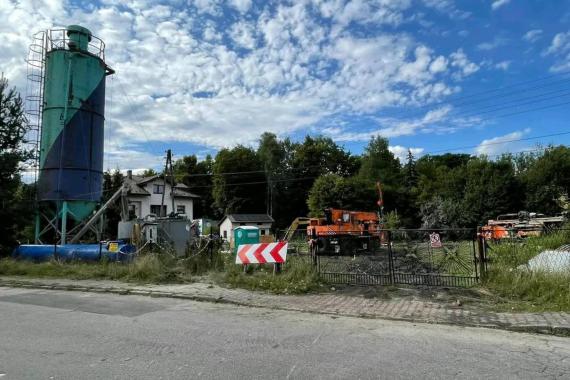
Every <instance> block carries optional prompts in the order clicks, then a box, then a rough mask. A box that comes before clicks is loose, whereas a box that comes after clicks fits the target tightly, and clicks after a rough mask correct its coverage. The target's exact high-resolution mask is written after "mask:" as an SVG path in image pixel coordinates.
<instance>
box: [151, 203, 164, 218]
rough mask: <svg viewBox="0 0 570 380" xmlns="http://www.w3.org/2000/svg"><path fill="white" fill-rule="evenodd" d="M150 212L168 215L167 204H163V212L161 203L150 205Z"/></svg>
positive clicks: (157, 214)
mask: <svg viewBox="0 0 570 380" xmlns="http://www.w3.org/2000/svg"><path fill="white" fill-rule="evenodd" d="M150 213H151V214H154V215H156V216H166V205H164V206H162V212H160V205H150Z"/></svg>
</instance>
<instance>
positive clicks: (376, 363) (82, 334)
mask: <svg viewBox="0 0 570 380" xmlns="http://www.w3.org/2000/svg"><path fill="white" fill-rule="evenodd" d="M0 318H1V319H2V323H1V324H0V337H1V338H2V339H1V341H2V344H0V377H1V378H2V380H4V379H6V380H11V379H126V378H130V379H153V380H154V379H194V378H205V379H221V378H223V379H381V378H387V379H399V378H401V379H417V378H420V379H423V378H437V379H452V378H458V377H461V378H465V379H505V378H511V379H542V378H546V379H556V378H568V377H567V376H568V368H570V339H568V338H561V337H555V336H547V335H535V334H526V333H513V332H508V331H497V330H490V329H485V328H469V327H458V326H443V325H430V324H423V323H418V324H415V323H408V322H400V321H388V320H379V319H363V318H354V317H343V316H335V315H323V314H308V313H299V312H292V311H283V310H269V309H262V308H254V307H239V306H235V305H228V304H214V303H207V302H195V301H189V300H184V299H172V298H152V297H147V296H136V295H132V296H128V297H127V296H122V295H118V294H108V293H90V292H69V291H60V290H43V289H23V288H0Z"/></svg>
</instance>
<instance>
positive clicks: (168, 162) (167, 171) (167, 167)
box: [159, 149, 174, 216]
mask: <svg viewBox="0 0 570 380" xmlns="http://www.w3.org/2000/svg"><path fill="white" fill-rule="evenodd" d="M168 174H170V175H172V151H171V150H170V149H168V150H167V151H166V163H165V164H164V173H163V177H162V178H163V182H162V183H163V185H162V186H163V188H162V200H161V202H160V215H159V216H166V213H164V215H162V210H164V194H165V192H166V176H167V175H168ZM171 182H172V183H171V186H170V198H171V200H172V212H174V197H173V195H174V194H173V192H174V189H173V187H174V182H173V178H172V176H171Z"/></svg>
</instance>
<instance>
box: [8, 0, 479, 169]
mask: <svg viewBox="0 0 570 380" xmlns="http://www.w3.org/2000/svg"><path fill="white" fill-rule="evenodd" d="M430 4H431V6H433V7H440V8H438V9H444V7H445V6H446V4H447V6H451V5H450V4H451V3H447V2H441V3H437V2H434V1H432V2H431V3H430ZM438 4H439V5H438ZM312 7H313V8H312ZM314 7H318V10H319V12H321V14H322V15H323V16H325V17H327V18H328V20H330V23H322V22H319V20H318V19H315V17H314V11H315V9H316V8H314ZM234 8H235V9H238V10H239V12H237V11H235V10H234ZM254 8H255V9H254ZM412 8H413V7H412V2H411V0H406V1H396V0H377V1H354V2H351V3H350V4H345V3H344V2H341V1H336V0H331V1H320V2H317V3H315V5H312V4H308V3H304V2H293V3H283V4H278V5H276V6H275V7H274V8H272V9H269V7H265V8H263V9H257V5H256V6H253V5H252V4H251V2H249V1H242V2H233V3H232V5H231V6H230V5H228V4H226V3H224V2H222V1H218V0H216V1H208V0H195V1H191V2H189V4H188V5H187V6H186V5H185V6H184V7H183V8H180V7H175V6H174V5H171V4H170V3H166V4H161V5H159V4H155V3H154V2H150V1H144V0H127V1H125V2H123V3H122V4H121V6H120V7H118V6H116V5H115V2H113V1H111V0H104V1H102V2H101V3H93V4H91V5H89V6H88V7H87V8H84V9H81V8H77V7H69V6H67V3H66V2H65V1H64V0H60V1H57V0H50V1H40V0H34V1H32V0H23V1H18V2H17V1H15V0H9V1H3V2H0V19H1V20H6V22H3V23H0V46H2V49H0V67H2V70H3V71H4V73H5V75H6V76H7V77H8V78H9V79H10V80H11V83H12V84H14V85H17V86H18V88H20V89H21V90H22V91H25V88H26V83H25V72H26V65H25V63H24V59H25V57H26V52H27V45H28V44H29V43H30V41H31V33H32V32H33V31H37V30H42V29H46V28H51V27H53V26H54V25H55V26H62V25H66V24H67V23H68V22H69V20H74V23H78V24H82V25H85V26H86V27H88V28H90V29H91V30H92V32H93V33H94V34H95V35H96V36H100V37H101V38H102V39H103V40H104V41H105V43H106V47H107V49H106V59H107V62H108V63H109V64H110V65H111V66H112V67H113V68H114V69H115V70H116V72H117V73H116V74H115V75H113V76H111V77H109V78H108V82H107V109H106V112H107V115H106V119H107V126H108V127H109V126H110V125H111V127H109V130H111V129H112V131H113V132H112V135H110V137H109V138H110V139H111V140H110V141H108V142H107V152H106V165H110V167H115V163H119V164H120V165H121V168H125V167H127V168H128V167H130V168H141V167H147V166H151V165H150V164H145V163H157V165H158V164H160V162H161V158H160V157H159V156H161V155H162V153H160V154H158V153H156V152H162V151H163V150H164V149H165V148H166V147H167V146H168V144H170V143H171V142H177V143H189V144H196V145H204V146H207V147H210V148H219V147H223V146H231V145H235V144H238V143H243V144H249V143H251V142H252V141H255V140H256V139H257V138H258V136H259V134H260V133H261V132H263V131H272V132H276V133H279V134H281V135H287V134H289V133H293V132H295V131H302V130H307V129H308V128H310V127H313V126H315V125H322V124H319V122H321V121H322V120H326V119H327V118H330V117H332V115H336V114H337V113H339V112H346V113H347V114H350V115H353V116H354V117H355V118H358V117H360V116H363V117H370V118H372V119H373V120H376V121H377V122H378V124H377V125H376V126H372V128H371V129H373V130H372V131H371V132H362V131H361V130H357V131H354V130H350V128H349V129H344V128H341V129H339V130H330V131H328V132H324V133H329V134H331V135H335V136H339V138H340V139H342V138H344V139H345V140H344V141H348V140H350V139H356V140H358V139H363V137H364V136H365V135H366V139H365V140H367V139H368V138H369V137H370V135H371V134H382V135H386V136H402V135H410V134H414V133H420V132H421V131H422V130H423V129H424V128H436V127H437V128H443V125H439V124H438V123H444V122H445V118H446V115H447V113H448V112H449V110H448V111H445V110H444V109H445V107H442V109H438V110H436V111H432V112H430V113H427V114H426V115H424V116H422V117H418V118H416V119H412V120H401V119H397V118H394V119H387V118H379V117H378V116H377V115H378V114H379V112H381V111H382V110H384V109H385V108H387V107H393V106H417V105H426V104H433V103H434V102H439V101H442V100H444V99H445V98H446V97H447V96H449V95H450V94H453V93H455V92H457V91H458V86H457V84H456V82H455V81H456V80H460V79H461V78H463V77H465V76H468V75H471V74H473V73H475V72H476V71H477V70H478V69H479V67H478V65H477V64H475V63H473V62H471V61H470V60H469V59H468V58H467V56H466V54H465V53H464V52H463V51H462V50H458V51H456V52H454V53H452V54H450V55H447V54H445V55H444V54H442V53H441V52H438V51H437V50H436V47H433V48H432V47H430V46H427V45H426V44H423V43H421V42H420V41H417V40H416V39H414V38H413V37H412V36H410V35H409V34H408V33H406V32H403V31H398V30H397V26H398V25H399V24H400V23H402V22H406V21H405V20H407V18H406V16H407V15H409V13H406V12H412V11H413V9H412ZM454 9H455V8H454ZM227 12H233V15H235V21H233V20H234V19H233V18H232V21H233V23H231V24H229V25H226V24H225V23H224V22H219V20H218V21H216V20H217V17H219V16H220V15H223V14H224V13H227ZM240 12H244V13H247V14H246V15H242V14H241V13H240ZM256 12H257V13H256ZM224 21H227V20H226V19H224ZM354 24H358V25H361V26H366V27H370V26H371V25H376V24H382V25H390V29H386V30H384V29H378V31H377V32H375V33H371V34H370V35H365V34H362V33H353V32H352V31H351V30H350V28H348V26H349V25H354ZM236 45H237V46H238V47H240V49H237V48H236ZM243 48H246V49H248V50H247V51H245V52H244V50H243ZM435 124H438V125H437V126H434V125H435ZM317 132H319V131H318V130H317ZM108 136H109V135H108ZM118 141H128V142H129V145H124V144H123V145H118ZM149 151H152V152H154V153H148V152H149ZM182 153H187V154H189V153H192V152H182ZM153 165H154V164H153Z"/></svg>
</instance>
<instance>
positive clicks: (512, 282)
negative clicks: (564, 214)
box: [484, 229, 570, 311]
mask: <svg viewBox="0 0 570 380" xmlns="http://www.w3.org/2000/svg"><path fill="white" fill-rule="evenodd" d="M568 243H570V229H568V230H567V229H565V230H561V231H557V232H553V233H550V234H547V235H543V236H539V237H530V238H527V239H525V240H521V241H512V242H501V243H499V244H496V245H493V246H491V247H490V250H489V251H488V252H489V253H488V256H489V258H490V263H489V267H488V269H489V270H488V273H487V276H486V277H485V278H484V285H485V286H486V287H487V288H489V289H490V290H491V291H492V292H493V293H494V294H496V295H497V296H498V297H499V301H501V302H500V303H501V304H502V306H503V307H504V308H506V309H509V310H530V311H570V271H563V272H556V273H549V272H544V271H529V270H527V269H526V264H527V263H528V261H529V260H531V259H532V258H533V257H535V256H537V255H538V254H539V253H540V252H542V251H544V250H552V249H556V248H558V247H560V246H561V245H564V244H568Z"/></svg>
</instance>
